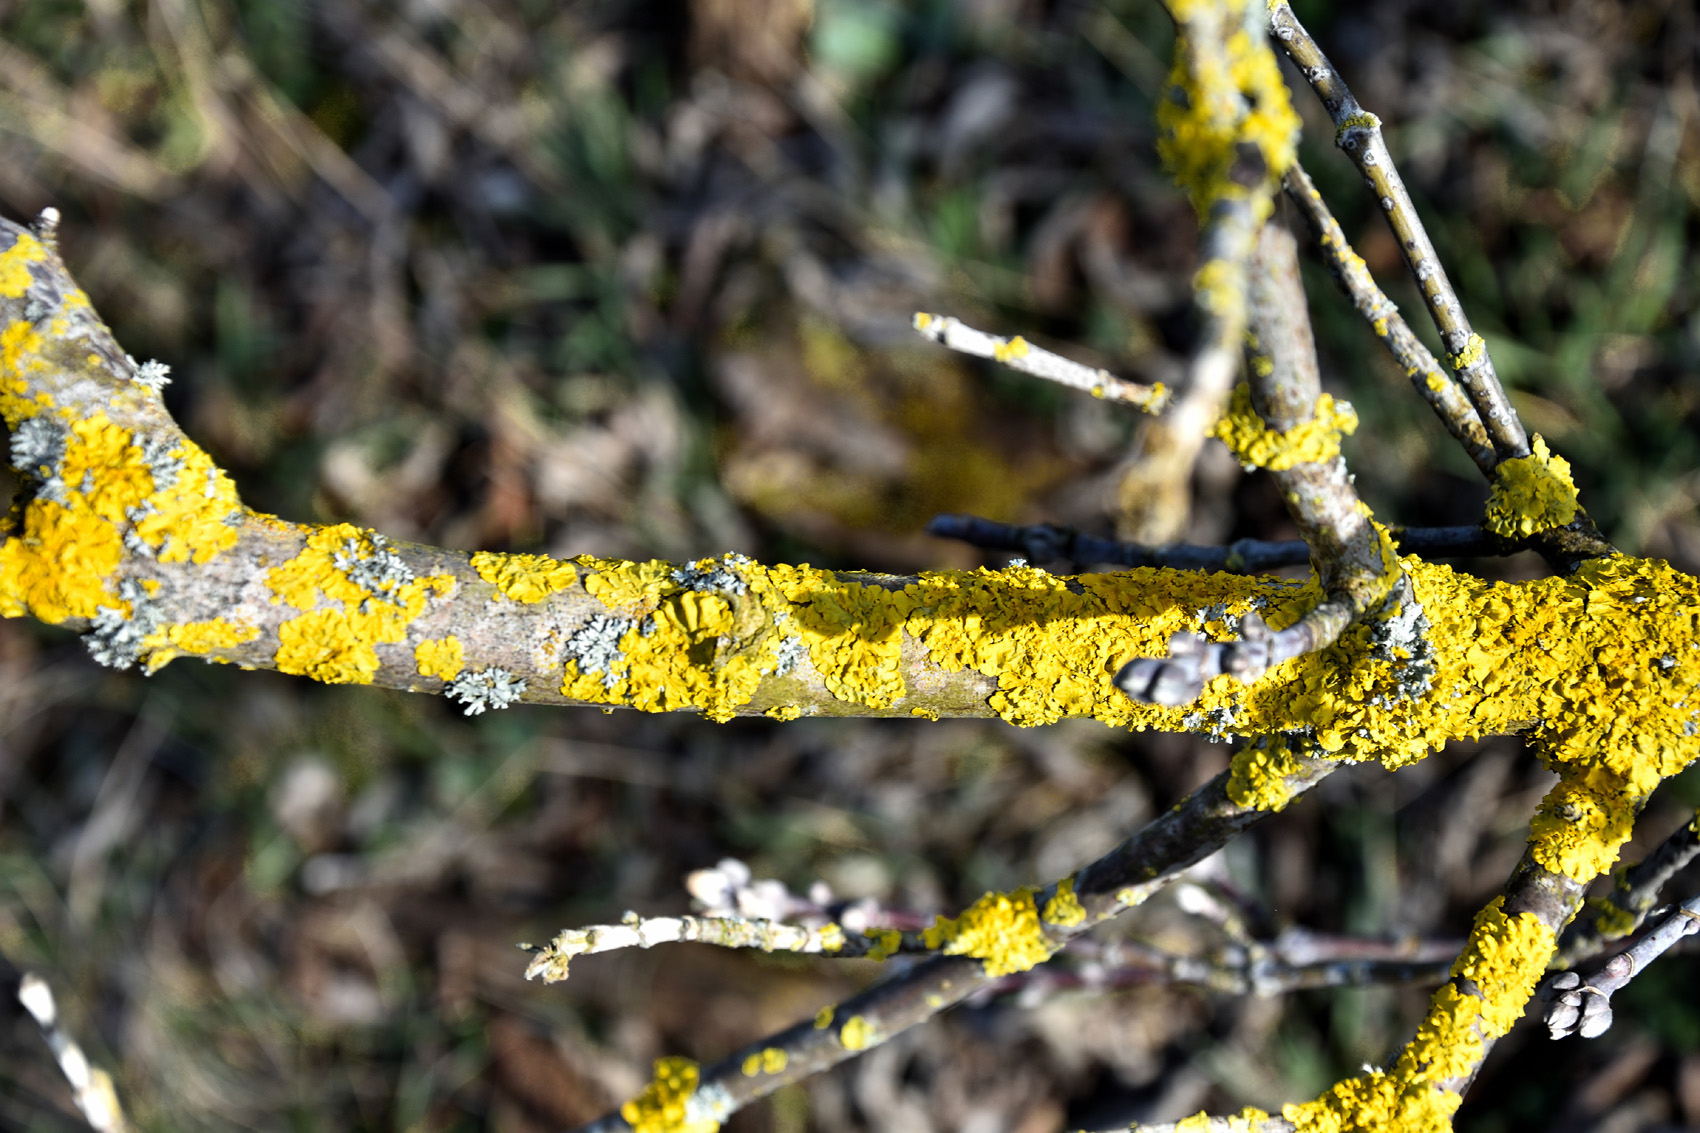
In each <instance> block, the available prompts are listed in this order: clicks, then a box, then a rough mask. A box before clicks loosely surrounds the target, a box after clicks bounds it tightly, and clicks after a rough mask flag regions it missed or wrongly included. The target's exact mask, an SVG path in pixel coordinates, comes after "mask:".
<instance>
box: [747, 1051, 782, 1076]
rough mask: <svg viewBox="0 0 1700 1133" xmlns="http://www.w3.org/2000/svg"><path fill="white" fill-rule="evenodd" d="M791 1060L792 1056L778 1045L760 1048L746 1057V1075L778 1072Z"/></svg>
mask: <svg viewBox="0 0 1700 1133" xmlns="http://www.w3.org/2000/svg"><path fill="white" fill-rule="evenodd" d="M790 1061H791V1056H790V1055H788V1054H786V1053H785V1052H784V1051H783V1050H780V1049H779V1048H778V1047H776V1046H770V1047H767V1048H765V1049H763V1050H758V1051H756V1052H755V1053H754V1054H751V1055H749V1056H748V1057H746V1058H745V1059H744V1063H743V1070H744V1077H746V1078H754V1077H755V1076H756V1075H757V1074H778V1073H780V1072H781V1071H783V1070H784V1069H785V1067H786V1065H787V1064H788V1063H789V1062H790Z"/></svg>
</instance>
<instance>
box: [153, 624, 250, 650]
mask: <svg viewBox="0 0 1700 1133" xmlns="http://www.w3.org/2000/svg"><path fill="white" fill-rule="evenodd" d="M259 636H260V628H259V627H258V626H252V625H242V624H239V623H236V622H231V621H226V620H225V619H224V618H213V619H212V620H211V621H204V622H184V623H183V624H182V625H174V626H171V627H169V628H167V629H166V631H165V639H166V640H167V641H169V642H171V644H172V645H173V646H174V647H176V649H177V650H178V652H180V653H196V654H200V653H211V652H212V651H213V650H215V649H229V648H231V647H232V646H236V645H245V644H246V643H248V642H250V641H253V640H254V639H255V638H257V637H259Z"/></svg>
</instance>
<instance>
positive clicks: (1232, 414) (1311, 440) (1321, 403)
mask: <svg viewBox="0 0 1700 1133" xmlns="http://www.w3.org/2000/svg"><path fill="white" fill-rule="evenodd" d="M1357 427H1358V415H1357V412H1356V411H1355V410H1353V409H1352V407H1351V406H1350V405H1348V404H1347V403H1345V402H1336V401H1335V400H1334V398H1333V397H1332V396H1331V395H1329V394H1326V393H1325V394H1323V395H1322V396H1320V397H1319V398H1317V400H1316V412H1315V415H1314V416H1313V417H1312V418H1311V419H1310V420H1309V421H1305V422H1302V423H1301V424H1299V425H1296V426H1294V427H1293V428H1291V429H1288V430H1287V431H1286V432H1281V433H1278V432H1276V431H1275V430H1273V429H1271V428H1270V427H1269V426H1268V425H1265V424H1264V423H1263V419H1262V418H1261V417H1259V416H1258V415H1257V411H1256V410H1254V409H1253V408H1252V406H1251V389H1250V387H1249V386H1247V385H1246V384H1245V383H1244V382H1241V383H1240V384H1239V385H1238V386H1236V387H1235V389H1234V393H1233V397H1232V398H1231V399H1230V400H1229V403H1228V409H1227V412H1225V413H1223V414H1222V418H1221V420H1219V421H1217V422H1216V424H1215V426H1214V427H1213V428H1212V429H1211V431H1210V435H1211V436H1213V437H1215V438H1216V439H1217V440H1219V441H1221V442H1222V443H1223V444H1225V445H1227V446H1228V448H1229V449H1230V450H1231V451H1232V452H1233V454H1234V457H1235V459H1237V460H1238V461H1239V462H1240V463H1241V464H1244V465H1250V466H1251V467H1254V468H1268V469H1272V470H1274V471H1276V472H1281V471H1285V470H1286V469H1289V468H1292V467H1293V466H1294V465H1298V464H1317V463H1320V462H1322V461H1325V460H1333V459H1334V458H1335V457H1337V456H1339V455H1340V438H1341V437H1342V436H1350V435H1351V434H1352V433H1354V432H1356V431H1357Z"/></svg>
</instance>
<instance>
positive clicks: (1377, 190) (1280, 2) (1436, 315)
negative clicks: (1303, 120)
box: [1269, 0, 1530, 463]
mask: <svg viewBox="0 0 1700 1133" xmlns="http://www.w3.org/2000/svg"><path fill="white" fill-rule="evenodd" d="M1269 27H1270V31H1271V32H1272V34H1273V35H1274V37H1275V38H1276V39H1277V40H1279V41H1280V43H1281V46H1282V47H1283V48H1285V49H1286V52H1287V54H1288V55H1289V56H1291V57H1292V60H1293V62H1294V63H1296V64H1297V65H1298V68H1299V70H1300V71H1301V72H1302V73H1303V74H1304V77H1305V80H1306V81H1307V82H1309V83H1310V85H1311V89H1313V90H1314V91H1316V94H1317V97H1318V98H1320V99H1321V100H1322V104H1323V106H1324V107H1325V108H1326V109H1327V110H1328V114H1329V116H1330V117H1331V118H1332V119H1333V120H1334V126H1335V136H1334V138H1335V144H1336V145H1338V146H1339V147H1340V149H1342V150H1343V151H1345V153H1346V156H1347V157H1349V158H1351V159H1352V162H1353V163H1354V164H1355V165H1356V166H1357V167H1358V172H1360V173H1361V174H1363V176H1364V178H1365V180H1366V181H1368V182H1369V186H1370V191H1371V192H1372V193H1373V194H1374V195H1375V197H1376V200H1377V201H1378V202H1379V204H1380V205H1381V211H1382V212H1383V213H1385V214H1386V215H1387V222H1388V224H1389V225H1391V226H1392V228H1393V235H1394V236H1395V237H1396V238H1397V241H1398V244H1399V251H1400V254H1401V255H1403V256H1404V257H1405V263H1406V265H1407V266H1409V268H1410V269H1411V274H1412V275H1413V276H1414V277H1416V281H1417V287H1418V288H1419V289H1420V290H1421V291H1422V294H1423V300H1424V302H1425V304H1426V305H1427V306H1428V310H1429V315H1430V317H1432V318H1433V319H1434V325H1435V327H1436V329H1438V330H1439V331H1440V338H1441V342H1442V343H1443V344H1444V345H1445V347H1446V349H1447V351H1449V354H1448V357H1447V363H1448V365H1450V366H1451V367H1452V371H1453V373H1455V374H1456V375H1457V377H1458V381H1459V383H1460V384H1461V385H1462V386H1463V387H1464V389H1465V391H1466V392H1467V393H1468V394H1469V395H1470V403H1471V404H1472V405H1474V406H1475V408H1476V412H1477V414H1479V415H1480V417H1481V420H1482V424H1483V426H1484V427H1485V428H1486V429H1487V435H1488V437H1489V438H1490V439H1491V440H1492V442H1493V448H1494V453H1495V455H1496V456H1497V457H1498V460H1501V461H1503V460H1510V459H1513V458H1516V457H1524V456H1528V455H1529V451H1530V449H1529V438H1528V434H1527V433H1525V432H1524V430H1523V425H1522V423H1521V422H1520V421H1519V420H1518V419H1517V413H1516V410H1514V409H1513V408H1512V407H1511V402H1510V401H1509V400H1508V399H1507V398H1506V396H1505V390H1504V389H1503V388H1501V386H1500V384H1499V375H1498V374H1497V373H1496V372H1495V370H1494V367H1493V361H1492V359H1491V358H1489V357H1488V351H1487V346H1486V345H1485V344H1484V343H1483V341H1482V339H1481V336H1480V335H1478V334H1476V333H1475V331H1474V330H1472V329H1471V327H1470V320H1469V317H1468V316H1466V315H1465V314H1464V308H1463V306H1462V305H1461V304H1460V303H1459V302H1458V294H1457V292H1456V291H1454V290H1453V287H1452V282H1451V281H1450V280H1449V279H1448V278H1447V277H1446V269H1445V268H1444V267H1443V266H1442V265H1441V262H1440V257H1439V256H1438V255H1436V254H1435V250H1434V244H1433V243H1432V242H1431V241H1430V240H1429V236H1428V232H1427V231H1426V230H1425V229H1424V228H1423V224H1422V221H1421V219H1420V218H1419V217H1418V216H1417V210H1416V206H1415V205H1414V204H1413V203H1412V201H1411V196H1410V193H1408V192H1407V191H1406V189H1405V183H1404V181H1403V179H1401V178H1400V176H1399V171H1398V170H1397V169H1396V168H1394V165H1393V158H1392V156H1391V154H1390V153H1389V152H1388V149H1387V145H1386V143H1385V142H1384V141H1383V140H1382V136H1381V120H1380V119H1379V118H1377V117H1376V116H1375V115H1373V114H1370V113H1368V112H1367V111H1365V110H1364V108H1363V107H1361V106H1359V105H1358V100H1357V99H1356V98H1354V97H1353V96H1352V92H1351V90H1350V89H1348V88H1347V86H1346V83H1345V80H1344V79H1342V78H1341V77H1340V74H1339V72H1337V71H1336V70H1335V69H1334V66H1333V64H1331V63H1330V62H1329V61H1328V57H1327V56H1326V55H1324V54H1323V53H1322V48H1321V47H1319V46H1317V43H1316V41H1315V40H1314V39H1312V38H1311V35H1310V33H1309V32H1308V31H1306V30H1305V28H1304V25H1303V24H1301V23H1299V20H1298V17H1297V16H1295V15H1294V14H1293V9H1292V7H1291V5H1289V4H1288V3H1286V2H1285V0H1277V2H1276V3H1273V4H1271V5H1270V8H1269ZM1496 463H1497V462H1496Z"/></svg>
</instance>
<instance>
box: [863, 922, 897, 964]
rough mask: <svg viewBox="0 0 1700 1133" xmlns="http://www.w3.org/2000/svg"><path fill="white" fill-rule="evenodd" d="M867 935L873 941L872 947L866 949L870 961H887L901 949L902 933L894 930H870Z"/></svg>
mask: <svg viewBox="0 0 1700 1133" xmlns="http://www.w3.org/2000/svg"><path fill="white" fill-rule="evenodd" d="M867 935H868V936H869V937H870V938H871V939H872V940H873V941H874V946H873V947H872V948H870V949H868V959H870V960H889V959H891V957H893V956H895V955H897V950H898V949H899V948H901V947H903V933H901V932H899V931H898V930H897V929H895V928H872V929H869V930H868V931H867Z"/></svg>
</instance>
